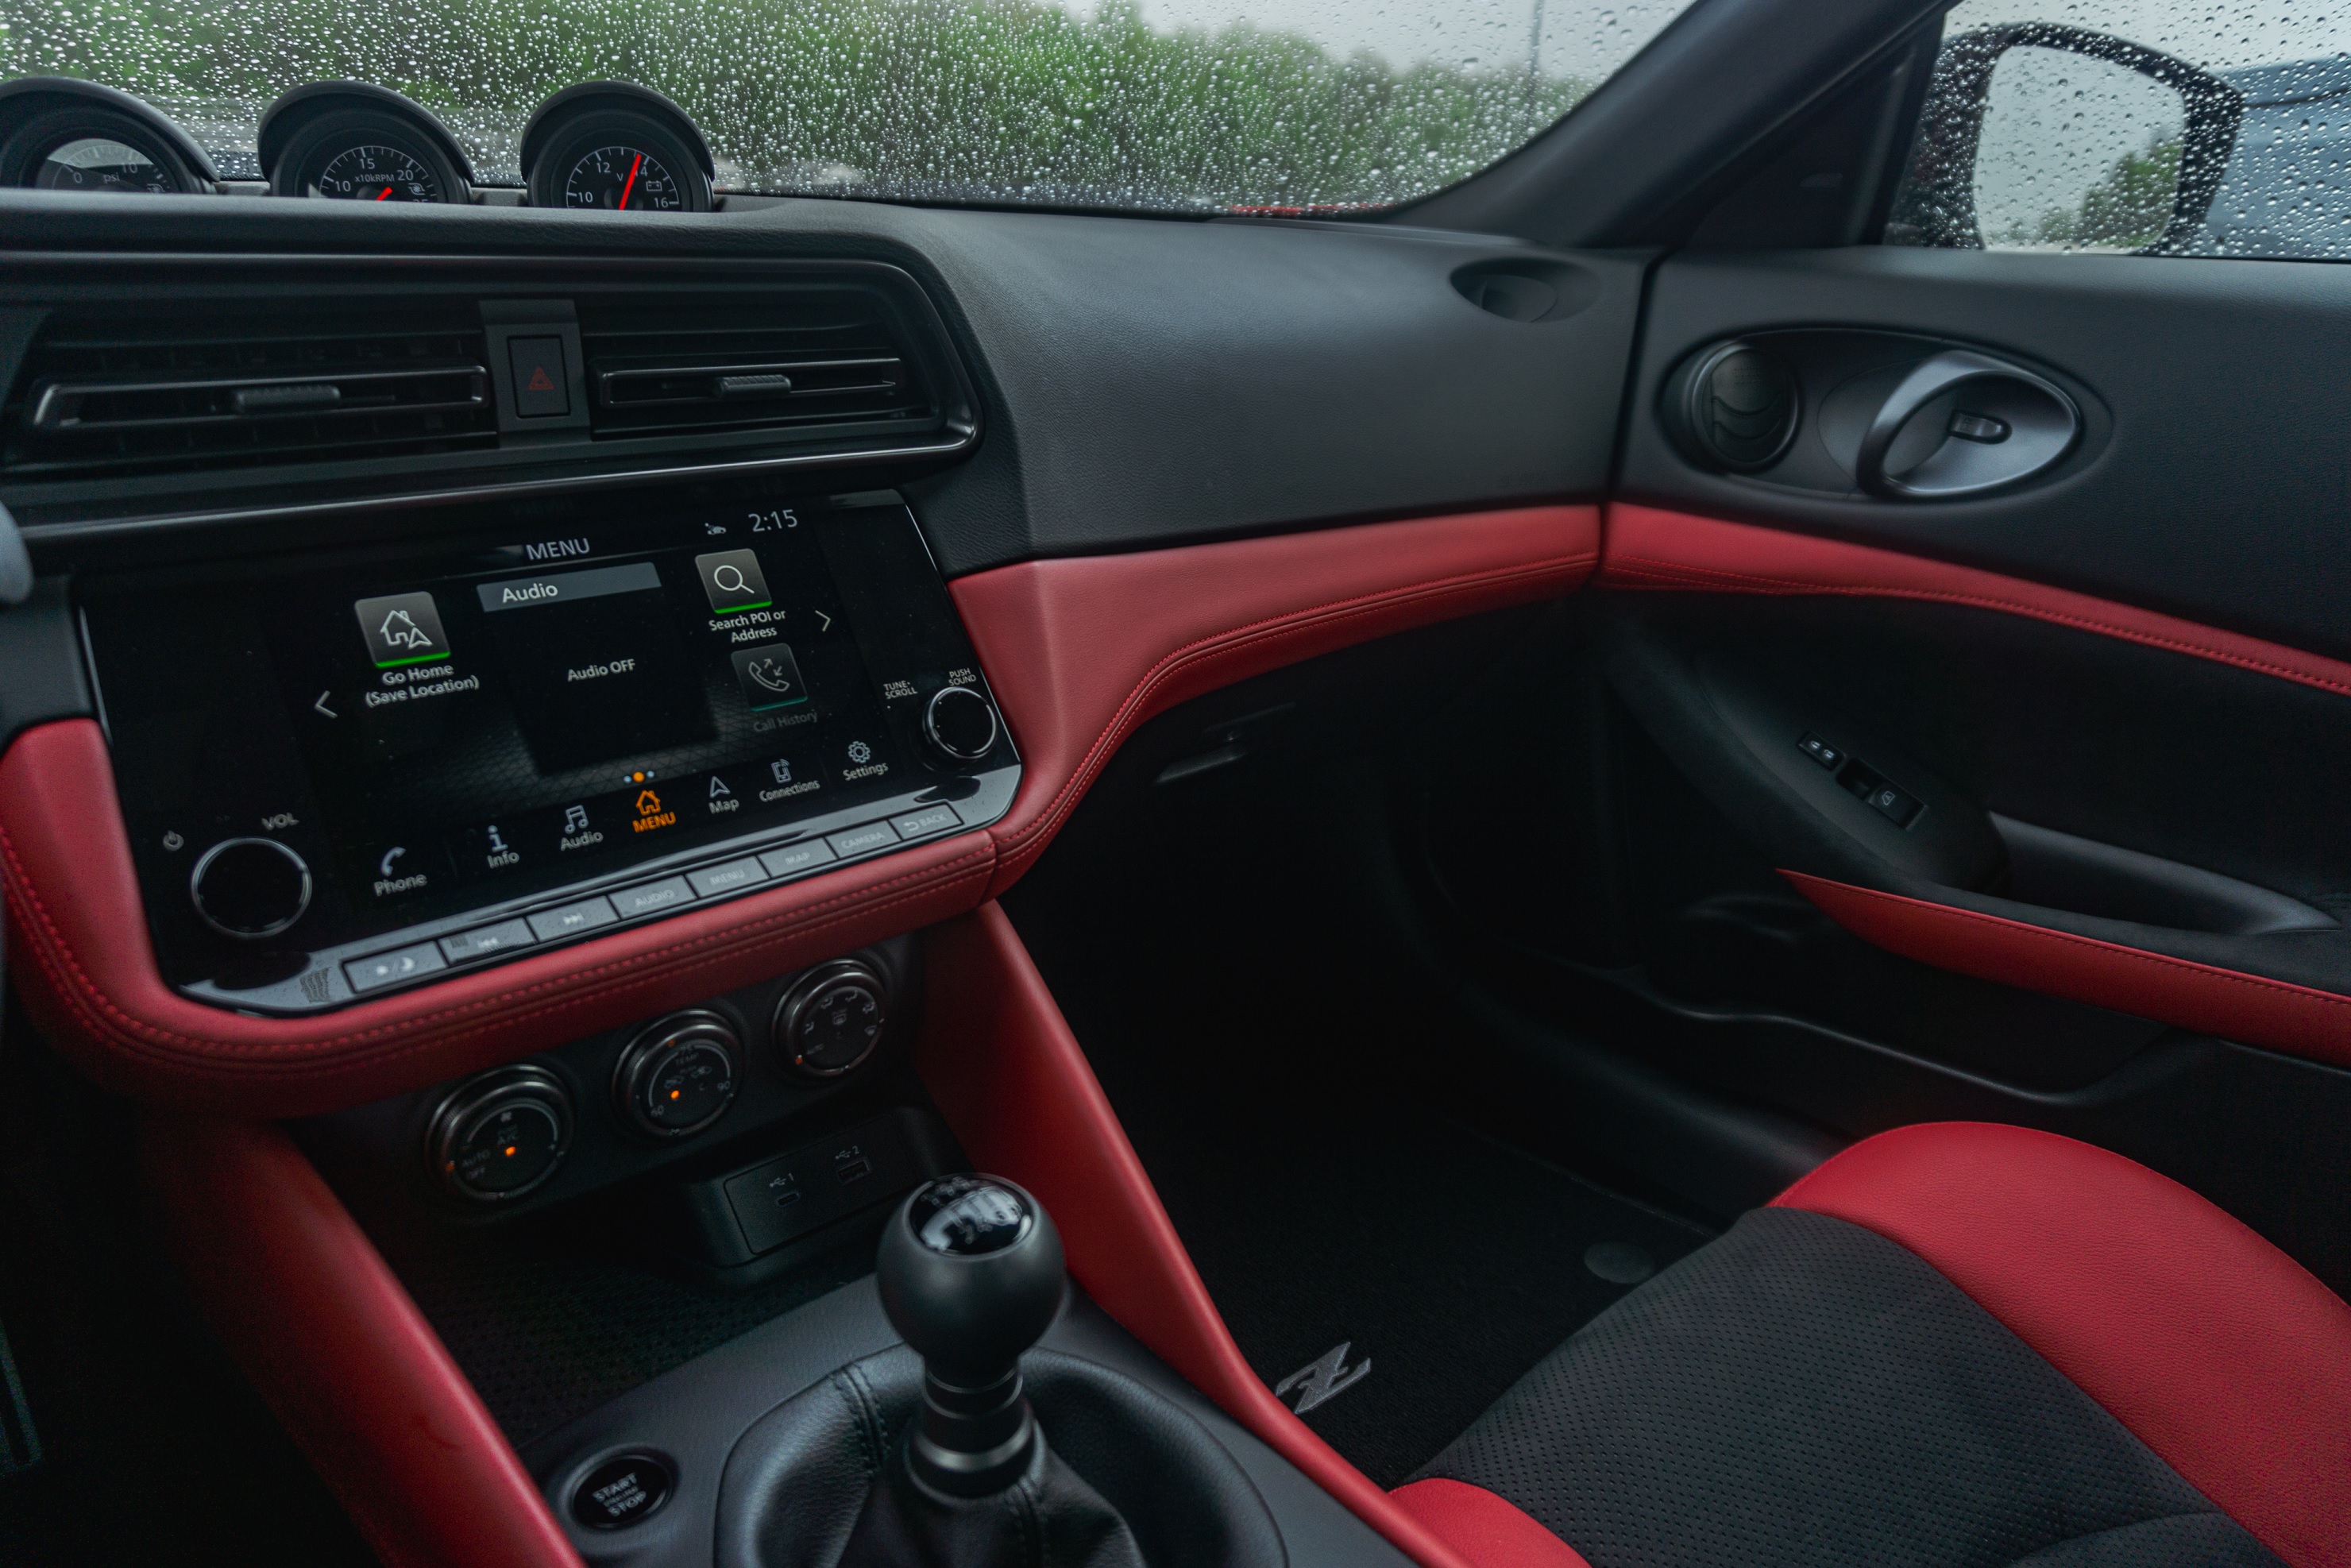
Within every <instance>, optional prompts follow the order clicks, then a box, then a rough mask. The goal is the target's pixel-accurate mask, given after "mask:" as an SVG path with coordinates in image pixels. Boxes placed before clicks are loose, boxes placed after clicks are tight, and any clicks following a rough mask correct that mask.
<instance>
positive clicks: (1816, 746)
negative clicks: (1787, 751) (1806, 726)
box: [1796, 732, 1844, 773]
mask: <svg viewBox="0 0 2351 1568" xmlns="http://www.w3.org/2000/svg"><path fill="white" fill-rule="evenodd" d="M1796 749H1797V750H1799V751H1801V752H1802V753H1803V754H1804V755H1805V756H1807V757H1809V758H1812V759H1813V761H1815V762H1817V763H1819V764H1820V765H1821V766H1822V767H1823V768H1827V769H1828V770H1829V771H1830V772H1832V773H1834V772H1835V771H1836V770H1837V769H1838V768H1842V767H1844V752H1842V751H1839V750H1838V749H1837V748H1836V747H1834V746H1831V745H1830V744H1829V743H1828V742H1827V741H1825V740H1823V739H1822V738H1821V737H1819V736H1817V735H1813V734H1811V733H1810V732H1807V733H1806V734H1805V736H1804V737H1803V738H1802V740H1799V741H1798V742H1796Z"/></svg>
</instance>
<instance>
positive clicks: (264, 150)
mask: <svg viewBox="0 0 2351 1568" xmlns="http://www.w3.org/2000/svg"><path fill="white" fill-rule="evenodd" d="M256 143H257V145H258V148H259V152H260V155H261V171H262V172H263V173H264V174H266V175H267V176H268V179H269V192H270V194H272V195H275V196H324V197H328V198H330V199H333V200H339V201H347V202H449V203H455V204H464V203H465V202H469V201H471V200H472V199H473V193H474V178H473V171H472V170H471V169H470V168H468V167H467V166H466V162H465V152H464V150H463V149H462V148H460V147H459V146H458V145H457V139H456V138H455V136H453V135H451V134H450V133H449V128H448V127H447V126H445V125H444V124H442V123H441V121H440V120H438V119H436V118H434V114H433V112H432V110H428V109H426V108H425V107H424V106H423V105H422V104H420V103H414V102H412V101H411V100H409V99H405V98H402V96H401V95H400V94H398V93H396V92H393V91H392V90H391V89H389V88H381V87H373V86H371V85H369V84H368V83H366V82H353V81H326V82H313V83H311V84H310V85H309V86H308V87H298V88H296V89H294V90H293V91H291V92H289V93H287V94H286V95H285V96H284V97H283V98H281V99H278V100H277V102H276V103H273V104H271V105H270V106H269V107H268V108H267V109H266V110H263V111H262V115H261V125H260V131H259V133H258V135H257V136H256Z"/></svg>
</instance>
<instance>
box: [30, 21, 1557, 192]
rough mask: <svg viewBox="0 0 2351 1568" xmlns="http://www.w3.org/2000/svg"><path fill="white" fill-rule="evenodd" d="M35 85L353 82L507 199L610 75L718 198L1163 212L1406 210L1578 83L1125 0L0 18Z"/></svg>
mask: <svg viewBox="0 0 2351 1568" xmlns="http://www.w3.org/2000/svg"><path fill="white" fill-rule="evenodd" d="M36 73H38V74H47V75H61V76H73V77H79V78H85V79H89V80H93V81H99V82H103V83H105V84H107V85H108V86H110V87H117V88H120V89H123V90H125V91H128V92H131V93H135V94H137V95H139V96H141V97H142V98H147V99H152V100H157V101H159V102H165V103H199V104H204V105H208V106H210V105H221V104H230V105H241V106H249V108H247V109H246V110H245V112H252V111H255V110H257V109H258V107H259V106H260V105H261V104H263V103H266V101H267V100H268V99H271V98H274V97H275V96H277V94H278V93H280V92H283V91H285V90H286V89H288V88H291V87H295V86H298V85H299V84H301V83H304V82H310V81H320V80H331V79H351V80H359V81H371V82H376V83H380V84H381V85H383V86H387V87H392V88H395V89H398V90H400V91H402V92H404V93H406V94H408V95H409V96H410V97H411V98H413V99H416V100H418V101H419V102H421V103H423V104H425V105H426V106H427V107H429V108H431V109H434V110H435V111H437V112H441V113H443V114H444V115H445V116H446V117H447V118H448V119H449V120H450V121H451V123H452V125H453V128H454V129H455V130H456V131H458V133H459V135H460V138H461V140H465V141H468V142H469V143H471V146H470V147H469V152H473V153H474V154H475V157H476V161H477V172H480V173H482V174H483V175H484V177H486V178H491V179H501V178H502V179H505V180H512V179H513V178H515V175H514V172H513V171H512V169H511V167H510V163H511V156H512V154H511V145H512V138H513V136H514V135H515V133H516V132H517V131H518V130H519V128H520V125H521V122H522V120H524V119H525V118H526V117H527V116H528V114H529V112H530V110H531V109H532V108H533V107H535V106H536V105H537V104H538V102H539V101H540V100H541V99H544V98H546V97H547V96H548V95H549V93H551V92H554V91H555V90H557V89H560V88H563V87H567V86H569V85H571V84H572V83H575V82H580V81H588V80H595V79H603V78H619V79H622V80H628V81H634V82H639V83H642V84H643V85H644V86H647V87H650V88H653V89H657V90H659V91H661V92H664V93H666V94H668V95H669V96H670V97H671V98H673V99H676V100H677V101H678V102H679V103H680V104H682V105H683V106H684V108H685V109H686V110H687V111H688V112H689V113H691V114H692V115H693V116H694V117H695V120H696V122H697V123H698V124H700V125H701V127H702V129H703V131H704V133H705V135H706V136H707V137H708V138H709V140H710V142H711V146H712V150H713V152H715V153H716V156H717V157H718V158H719V159H720V160H721V161H722V162H723V163H724V164H726V165H729V166H730V167H729V169H728V170H727V171H726V174H725V176H724V177H723V178H722V181H721V183H722V185H731V186H732V187H733V188H736V189H741V190H754V191H778V192H791V191H810V192H820V193H852V194H872V195H883V196H899V197H911V198H915V199H925V198H927V199H941V200H981V201H1036V202H1045V203H1051V204H1074V205H1105V206H1117V207H1142V208H1151V209H1160V210H1175V211H1196V210H1201V209H1219V208H1225V209H1229V208H1235V207H1241V208H1300V209H1317V208H1350V207H1358V206H1370V205H1385V204H1392V203H1395V202H1400V201H1405V200H1408V199H1410V198H1412V197H1415V196H1418V195H1423V194H1426V193H1428V192H1430V191H1434V190H1437V189H1440V188H1442V187H1443V186H1445V185H1447V184H1450V183H1454V182H1455V181H1458V180H1460V179H1463V178H1465V177H1467V176H1468V175H1469V174H1471V173H1474V172H1477V171H1478V170H1479V169H1481V168H1483V167H1485V166H1486V165H1487V164H1489V163H1491V162H1494V161H1495V160H1496V159H1498V158H1499V157H1501V156H1503V155H1504V154H1506V153H1508V152H1511V151H1512V150H1514V149H1515V148H1517V147H1518V146H1520V144H1521V143H1523V142H1524V141H1527V140H1528V139H1529V138H1530V137H1531V136H1532V135H1533V134H1534V133H1535V132H1536V131H1540V130H1541V129H1542V128H1543V127H1544V126H1546V125H1548V124H1550V123H1551V122H1552V120H1557V119H1558V118H1559V117H1560V116H1561V115H1562V114H1564V113H1566V112H1567V111H1568V110H1570V109H1571V108H1573V106H1574V105H1575V104H1576V102H1577V101H1578V100H1580V99H1582V98H1583V96H1584V94H1585V93H1586V92H1588V91H1589V90H1590V88H1589V84H1586V83H1584V82H1582V81H1579V80H1576V79H1573V78H1556V77H1552V76H1549V75H1543V74H1537V73H1533V72H1531V71H1530V70H1528V69H1527V68H1523V67H1520V68H1499V67H1498V68H1474V69H1465V68H1458V67H1453V66H1443V65H1431V64H1425V63H1424V64H1417V65H1413V66H1409V67H1406V68H1395V67H1392V66H1390V65H1389V64H1388V63H1387V62H1386V61H1385V60H1384V59H1382V58H1380V57H1377V56H1374V55H1369V54H1358V55H1355V56H1353V57H1348V58H1344V59H1340V58H1334V57H1332V55H1331V54H1330V53H1328V52H1327V51H1326V50H1324V49H1322V47H1320V46H1318V45H1316V44H1315V43H1314V42H1313V41H1311V39H1308V38H1304V37H1298V36H1295V35H1291V34H1285V33H1280V32H1273V31H1268V30H1263V29H1259V28H1256V27H1253V26H1247V25H1242V26H1233V27H1228V28H1226V29H1223V30H1221V31H1217V32H1213V33H1211V32H1205V31H1199V30H1186V31H1183V32H1178V33H1175V34H1173V35H1169V34H1164V33H1158V32H1155V31H1153V30H1152V29H1151V28H1150V27H1149V26H1147V25H1146V24H1145V23H1144V19H1143V16H1142V15H1141V13H1140V11H1139V10H1138V9H1136V8H1135V7H1134V5H1132V4H1131V0H1109V3H1108V4H1105V5H1103V7H1102V10H1101V11H1100V12H1099V13H1098V14H1097V15H1095V16H1091V17H1081V16H1071V14H1070V13H1068V12H1066V11H1063V10H1061V8H1060V7H1059V6H1056V5H1049V4H1040V3H1039V0H663V3H654V0H398V3H392V0H364V3H353V4H336V3H334V0H183V3H180V4H172V3H168V0H165V3H157V0H0V75H5V76H17V75H26V74H36ZM230 118H232V119H233V118H235V116H234V114H232V115H231V116H230ZM245 134H246V137H247V138H248V139H249V137H250V134H251V132H250V127H249V125H247V126H246V131H245ZM198 140H199V141H203V140H204V137H203V136H202V135H199V137H198ZM248 144H249V141H248ZM502 159H503V160H505V163H503V164H502V163H501V160H502Z"/></svg>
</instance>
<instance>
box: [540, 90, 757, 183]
mask: <svg viewBox="0 0 2351 1568" xmlns="http://www.w3.org/2000/svg"><path fill="white" fill-rule="evenodd" d="M522 166H523V177H524V179H525V180H526V181H527V182H528V184H529V187H530V204H531V205H533V206H535V207H569V208H572V209H575V210H580V211H596V212H607V213H706V212H708V211H709V210H710V207H711V193H710V180H711V175H712V173H713V172H714V171H715V169H716V164H715V163H714V162H712V160H711V157H710V149H709V147H708V145H707V144H705V142H704V141H703V140H702V133H701V132H700V131H696V130H695V128H694V122H693V121H692V120H689V119H687V118H686V114H685V111H684V110H682V109H680V108H678V106H677V105H675V104H674V103H672V102H670V100H669V99H665V98H664V97H662V96H661V95H660V94H659V93H656V92H652V91H649V90H647V89H644V88H641V87H635V86H632V85H631V84H629V83H627V82H588V83H585V84H583V85H581V86H580V87H575V88H567V89H564V90H563V91H562V92H559V93H557V94H556V95H555V96H554V97H553V98H550V99H548V100H547V101H546V102H545V103H543V104H541V105H540V106H539V109H538V112H537V113H536V114H534V115H532V116H531V117H530V123H529V124H528V126H526V127H524V129H523V133H522Z"/></svg>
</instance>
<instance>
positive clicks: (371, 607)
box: [351, 593, 449, 670]
mask: <svg viewBox="0 0 2351 1568" xmlns="http://www.w3.org/2000/svg"><path fill="white" fill-rule="evenodd" d="M351 608H352V609H353V610H354V611H356V612H358V614H359V618H360V635H361V636H363V637H365V638H366V639H367V645H368V657H369V658H371V659H372V660H374V661H375V665H376V668H378V669H380V670H388V669H391V668H392V666H393V665H395V664H423V663H424V662H425V661H426V660H428V659H445V658H447V657H448V656H449V639H448V637H447V636H446V635H445V634H444V632H442V630H441V612H439V611H438V610H436V609H434V607H433V596H432V595H431V594H429V593H393V594H387V595H386V596H385V597H383V598H381V599H362V600H360V601H359V602H358V603H357V604H355V605H353V606H351Z"/></svg>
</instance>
